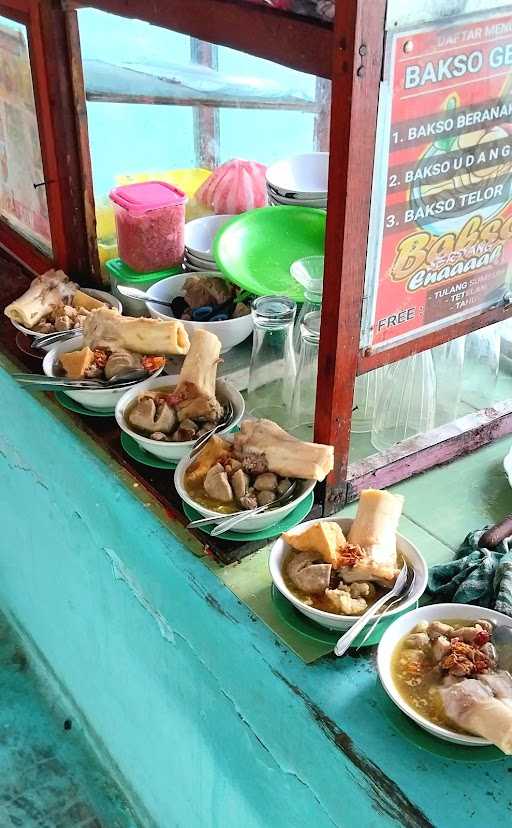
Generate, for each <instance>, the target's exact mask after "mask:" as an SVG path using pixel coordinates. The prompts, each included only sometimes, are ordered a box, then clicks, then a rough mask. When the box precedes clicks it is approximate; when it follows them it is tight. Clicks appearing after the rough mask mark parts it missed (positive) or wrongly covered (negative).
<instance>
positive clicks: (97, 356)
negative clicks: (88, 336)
mask: <svg viewBox="0 0 512 828" xmlns="http://www.w3.org/2000/svg"><path fill="white" fill-rule="evenodd" d="M109 355H110V352H109V351H105V350H103V348H95V349H94V362H95V364H96V365H97V367H98V368H104V367H105V365H106V364H107V359H108V358H109Z"/></svg>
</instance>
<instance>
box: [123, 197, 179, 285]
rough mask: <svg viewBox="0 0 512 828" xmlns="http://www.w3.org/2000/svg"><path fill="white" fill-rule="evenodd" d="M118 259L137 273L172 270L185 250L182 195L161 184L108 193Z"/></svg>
mask: <svg viewBox="0 0 512 828" xmlns="http://www.w3.org/2000/svg"><path fill="white" fill-rule="evenodd" d="M110 200H111V201H112V203H113V204H114V211H115V216H116V228H117V246H118V251H119V257H120V258H121V259H122V260H123V262H124V263H125V264H127V265H128V267H131V269H132V270H135V271H137V273H151V272H152V271H154V270H165V269H166V268H169V267H176V265H179V264H180V263H181V261H182V259H183V253H184V251H185V202H186V200H187V198H186V196H185V193H184V192H182V191H181V190H178V188H177V187H173V186H172V184H166V182H165V181H144V182H142V183H140V184H126V185H125V186H123V187H115V188H114V189H113V190H112V191H111V192H110Z"/></svg>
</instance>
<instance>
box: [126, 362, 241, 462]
mask: <svg viewBox="0 0 512 828" xmlns="http://www.w3.org/2000/svg"><path fill="white" fill-rule="evenodd" d="M178 379H179V377H178V376H165V377H156V378H154V379H153V378H152V379H150V380H148V381H147V382H146V383H145V385H144V389H143V390H145V391H148V390H154V389H155V388H165V387H166V386H171V385H176V384H177V382H178ZM140 392H141V389H140V387H139V386H135V387H134V388H130V389H129V390H128V391H126V392H125V393H124V394H123V396H122V397H121V399H120V400H119V401H118V403H117V405H116V420H117V424H118V426H119V428H120V429H122V431H124V432H125V433H126V434H129V435H130V437H133V439H134V440H135V441H136V442H137V443H138V444H139V446H140V447H141V448H142V449H144V450H145V451H148V452H149V453H150V454H154V455H155V457H160V458H161V459H162V460H171V461H174V460H181V458H182V457H185V455H187V454H188V453H189V451H190V450H191V448H192V446H193V445H194V441H193V440H188V441H186V442H183V443H164V442H160V441H159V440H152V439H151V438H150V437H144V436H142V435H141V434H138V433H137V432H136V431H133V430H132V428H131V427H130V426H129V424H128V421H127V419H126V414H127V411H128V409H129V408H130V407H131V406H132V405H133V403H134V402H135V400H136V399H137V397H138V396H139V394H140ZM215 393H216V396H217V398H218V399H219V400H220V402H227V401H228V400H231V402H232V404H233V408H234V412H235V414H234V418H233V420H232V421H231V423H230V424H229V425H228V426H226V428H225V429H222V430H221V431H219V432H218V433H219V435H220V436H223V435H225V434H227V433H228V432H230V431H232V430H233V429H234V428H235V426H237V425H238V423H239V422H240V420H241V419H242V417H243V416H244V411H245V403H244V398H243V397H242V395H241V394H240V392H239V391H237V390H236V388H235V387H234V385H232V384H231V383H230V382H228V381H227V380H225V379H219V380H217V385H216V391H215Z"/></svg>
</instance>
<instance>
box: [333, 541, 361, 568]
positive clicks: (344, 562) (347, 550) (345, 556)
mask: <svg viewBox="0 0 512 828" xmlns="http://www.w3.org/2000/svg"><path fill="white" fill-rule="evenodd" d="M338 554H339V563H338V568H341V567H342V566H355V565H356V563H357V562H358V561H359V560H360V559H361V558H362V557H363V550H362V549H361V547H360V546H353V545H352V544H350V543H347V545H346V546H345V547H344V549H342V550H341V551H340V552H339V553H338Z"/></svg>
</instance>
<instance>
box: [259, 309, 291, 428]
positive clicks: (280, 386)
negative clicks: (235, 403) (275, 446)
mask: <svg viewBox="0 0 512 828" xmlns="http://www.w3.org/2000/svg"><path fill="white" fill-rule="evenodd" d="M296 310H297V305H296V304H295V302H294V301H293V299H289V298H288V297H287V296H260V297H259V298H258V299H255V300H254V302H253V303H252V310H251V312H252V318H253V322H254V333H253V343H252V354H251V363H250V367H249V386H248V391H247V413H248V414H250V415H251V416H252V417H266V418H267V419H269V420H274V422H276V423H278V424H279V425H280V426H282V427H283V428H289V426H290V420H291V417H290V407H291V398H292V392H293V387H294V383H295V375H296V364H295V353H294V350H293V323H294V321H295V313H296Z"/></svg>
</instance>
